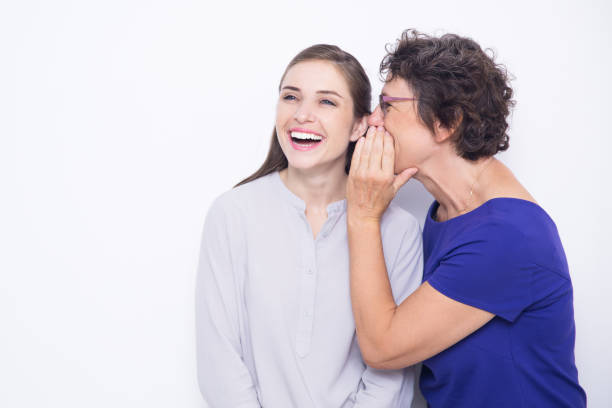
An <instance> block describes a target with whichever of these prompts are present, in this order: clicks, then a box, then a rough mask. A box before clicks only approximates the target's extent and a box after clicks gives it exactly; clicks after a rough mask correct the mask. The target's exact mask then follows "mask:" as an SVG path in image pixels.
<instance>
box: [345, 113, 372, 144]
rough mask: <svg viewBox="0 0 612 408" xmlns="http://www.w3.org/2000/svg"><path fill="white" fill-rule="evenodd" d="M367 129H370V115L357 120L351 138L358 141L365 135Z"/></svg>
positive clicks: (352, 140)
mask: <svg viewBox="0 0 612 408" xmlns="http://www.w3.org/2000/svg"><path fill="white" fill-rule="evenodd" d="M366 130H368V117H367V116H364V117H363V118H361V119H359V120H357V121H356V122H355V124H354V125H353V132H352V133H351V136H350V138H349V140H350V141H351V142H356V141H357V140H359V138H360V137H361V136H363V135H365V132H366Z"/></svg>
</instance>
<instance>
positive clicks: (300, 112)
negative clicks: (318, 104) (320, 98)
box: [293, 103, 315, 123]
mask: <svg viewBox="0 0 612 408" xmlns="http://www.w3.org/2000/svg"><path fill="white" fill-rule="evenodd" d="M293 117H294V118H295V120H296V121H298V122H299V123H307V122H313V121H314V120H315V116H314V113H313V112H312V109H311V108H310V107H309V106H308V104H307V103H301V104H300V106H298V108H297V109H296V111H295V114H294V115H293Z"/></svg>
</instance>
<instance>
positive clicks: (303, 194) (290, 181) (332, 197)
mask: <svg viewBox="0 0 612 408" xmlns="http://www.w3.org/2000/svg"><path fill="white" fill-rule="evenodd" d="M341 164H342V166H341V167H340V166H338V165H336V166H333V167H332V168H329V167H326V168H316V169H307V170H302V169H298V168H295V167H292V166H291V165H289V167H287V168H286V169H284V170H281V172H280V177H281V180H283V182H284V183H285V185H286V186H287V188H288V189H289V190H291V191H292V192H293V193H294V194H295V195H297V196H298V197H300V198H301V199H302V200H304V203H305V204H306V209H307V210H309V211H313V210H314V211H317V210H319V211H327V206H328V205H329V204H330V203H332V202H334V201H339V200H342V199H344V198H345V197H346V181H347V175H346V173H345V172H344V162H342V163H341Z"/></svg>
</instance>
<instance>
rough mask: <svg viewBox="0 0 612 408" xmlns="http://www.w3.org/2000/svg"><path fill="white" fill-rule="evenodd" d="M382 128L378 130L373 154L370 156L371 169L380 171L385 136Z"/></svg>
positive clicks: (373, 144)
mask: <svg viewBox="0 0 612 408" xmlns="http://www.w3.org/2000/svg"><path fill="white" fill-rule="evenodd" d="M383 132H384V130H383V128H382V126H379V127H378V128H376V133H375V134H374V140H373V141H372V153H371V154H370V169H372V170H375V171H380V170H381V168H382V153H383V135H384V133H383Z"/></svg>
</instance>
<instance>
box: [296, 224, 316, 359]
mask: <svg viewBox="0 0 612 408" xmlns="http://www.w3.org/2000/svg"><path fill="white" fill-rule="evenodd" d="M304 218H305V217H304ZM304 221H305V222H308V221H307V220H306V219H304ZM306 238H308V239H306ZM303 244H304V245H302V248H308V249H306V250H305V251H303V252H302V268H301V271H300V300H299V301H300V305H299V315H298V326H297V336H296V352H297V355H298V356H299V357H301V358H304V357H306V356H307V355H308V354H309V353H310V344H311V340H312V328H313V322H314V307H315V295H316V283H317V279H316V269H315V267H316V261H315V260H316V256H315V243H314V240H313V239H312V235H310V228H309V225H307V228H306V233H305V234H304V239H303Z"/></svg>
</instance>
